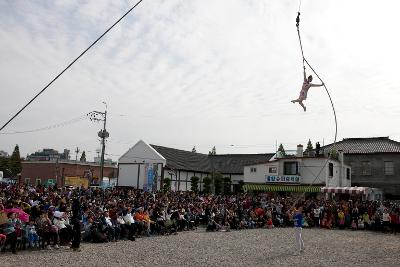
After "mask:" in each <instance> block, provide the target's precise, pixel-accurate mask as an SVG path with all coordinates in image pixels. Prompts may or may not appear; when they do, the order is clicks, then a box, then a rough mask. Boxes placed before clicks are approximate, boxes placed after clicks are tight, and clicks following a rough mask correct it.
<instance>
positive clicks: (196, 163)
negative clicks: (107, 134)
mask: <svg viewBox="0 0 400 267" xmlns="http://www.w3.org/2000/svg"><path fill="white" fill-rule="evenodd" d="M151 146H152V147H153V148H154V149H155V150H157V152H158V153H160V154H161V155H162V156H163V157H164V158H165V159H166V160H167V164H166V167H169V168H174V169H177V170H186V171H198V172H212V171H215V172H220V173H226V174H228V173H229V174H243V167H244V165H248V164H254V163H259V162H265V161H267V160H269V159H270V158H271V157H272V156H273V155H274V154H225V155H211V156H209V155H206V154H201V153H193V152H190V151H185V150H179V149H175V148H169V147H163V146H156V145H151Z"/></svg>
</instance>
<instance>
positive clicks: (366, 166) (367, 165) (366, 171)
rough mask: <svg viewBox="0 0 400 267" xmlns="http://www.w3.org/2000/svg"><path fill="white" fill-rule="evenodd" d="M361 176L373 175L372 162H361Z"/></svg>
mask: <svg viewBox="0 0 400 267" xmlns="http://www.w3.org/2000/svg"><path fill="white" fill-rule="evenodd" d="M361 175H371V162H369V161H362V162H361Z"/></svg>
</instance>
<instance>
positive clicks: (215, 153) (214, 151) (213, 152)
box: [208, 146, 217, 155]
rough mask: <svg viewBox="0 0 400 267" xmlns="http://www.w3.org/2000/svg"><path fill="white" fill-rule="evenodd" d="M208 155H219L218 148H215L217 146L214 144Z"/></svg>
mask: <svg viewBox="0 0 400 267" xmlns="http://www.w3.org/2000/svg"><path fill="white" fill-rule="evenodd" d="M208 155H217V150H216V149H215V146H213V148H212V149H211V151H208Z"/></svg>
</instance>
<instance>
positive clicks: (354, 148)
mask: <svg viewBox="0 0 400 267" xmlns="http://www.w3.org/2000/svg"><path fill="white" fill-rule="evenodd" d="M332 146H333V144H329V145H327V146H325V147H323V149H324V150H325V151H328V150H330V149H331V147H332ZM335 149H336V150H343V152H344V153H346V154H373V153H400V142H396V141H394V140H391V139H389V137H370V138H344V139H343V140H342V141H339V142H337V143H336V146H335Z"/></svg>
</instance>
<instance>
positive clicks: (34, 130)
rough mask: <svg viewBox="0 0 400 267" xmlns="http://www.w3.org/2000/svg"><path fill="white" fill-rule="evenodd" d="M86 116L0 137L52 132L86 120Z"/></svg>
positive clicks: (8, 133)
mask: <svg viewBox="0 0 400 267" xmlns="http://www.w3.org/2000/svg"><path fill="white" fill-rule="evenodd" d="M86 116H87V115H86V114H85V115H83V116H79V117H76V118H74V119H70V120H67V121H64V122H60V123H57V124H53V125H49V126H45V127H41V128H36V129H32V130H24V131H14V132H5V133H0V135H12V134H24V133H34V132H40V131H46V130H52V129H56V128H60V127H64V126H68V125H71V124H74V123H77V122H79V121H82V120H84V119H85V118H86Z"/></svg>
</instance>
